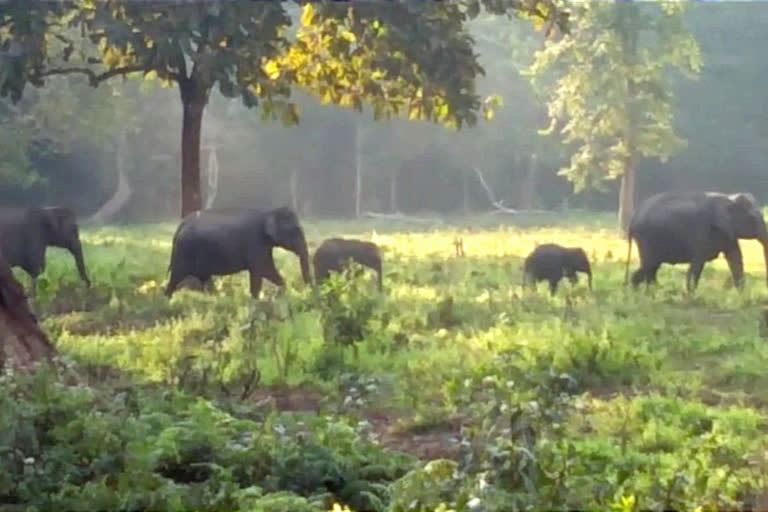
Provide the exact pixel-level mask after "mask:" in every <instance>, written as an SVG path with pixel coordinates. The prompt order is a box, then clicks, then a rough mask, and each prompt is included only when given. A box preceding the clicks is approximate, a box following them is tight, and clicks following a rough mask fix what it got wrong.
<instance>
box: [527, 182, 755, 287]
mask: <svg viewBox="0 0 768 512" xmlns="http://www.w3.org/2000/svg"><path fill="white" fill-rule="evenodd" d="M633 239H634V240H635V241H636V243H637V248H638V252H639V253H640V268H639V269H638V270H636V271H635V272H634V273H633V274H632V285H633V287H637V286H638V285H639V284H640V283H642V282H645V283H646V285H648V284H651V283H655V282H656V273H657V272H658V270H659V267H660V266H661V264H662V263H670V264H675V263H688V264H689V266H688V273H687V275H686V290H687V291H688V292H691V291H693V290H694V289H696V286H697V285H698V283H699V277H700V276H701V271H702V270H703V268H704V264H705V263H706V262H708V261H712V260H714V259H715V258H717V257H718V256H719V255H720V253H723V254H724V255H725V259H726V261H727V262H728V268H729V269H730V271H731V276H732V278H733V284H734V285H735V286H736V288H739V289H741V288H742V287H743V285H744V261H743V258H742V255H741V248H740V247H739V239H751V240H758V241H759V242H760V244H761V245H762V246H763V258H764V261H765V266H766V282H767V283H768V232H766V227H765V220H764V218H763V213H762V211H761V210H760V207H759V206H758V204H757V202H756V201H755V198H754V197H753V196H752V195H751V194H745V193H739V194H723V193H720V192H663V193H660V194H657V195H655V196H652V197H650V198H648V199H646V200H645V201H644V202H643V203H642V204H641V205H640V206H639V207H638V209H637V210H636V211H635V213H634V215H633V216H632V220H631V221H630V224H629V229H628V232H627V241H628V244H627V266H626V274H625V278H624V280H625V283H627V282H628V281H629V260H630V257H631V254H632V240H633ZM575 272H585V273H587V275H588V276H589V279H590V283H589V286H590V288H591V287H592V271H591V268H590V266H589V261H588V260H587V256H586V253H585V252H584V250H583V249H581V248H578V247H572V248H568V247H562V246H559V245H556V244H544V245H541V246H539V247H537V248H536V249H535V250H534V251H533V252H532V253H531V254H530V255H529V256H528V257H527V258H526V260H525V263H524V264H523V283H525V280H526V278H527V277H528V276H531V277H532V278H533V279H534V282H535V281H543V280H546V281H549V287H550V291H551V293H552V294H554V293H555V290H556V288H557V283H558V282H559V281H560V279H562V277H563V276H565V277H568V278H569V279H571V280H572V281H575V280H576V274H575Z"/></svg>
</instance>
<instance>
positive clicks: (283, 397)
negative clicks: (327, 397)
mask: <svg viewBox="0 0 768 512" xmlns="http://www.w3.org/2000/svg"><path fill="white" fill-rule="evenodd" d="M251 400H253V401H256V402H261V401H264V400H273V401H274V404H275V406H276V407H277V408H278V409H279V410H281V411H293V412H297V411H300V412H307V411H311V412H314V411H318V410H319V409H320V407H321V406H322V403H323V395H322V394H321V393H320V391H318V390H316V389H314V388H312V387H310V386H299V387H296V388H289V387H282V386H271V387H265V388H259V389H257V390H256V391H254V392H253V394H252V395H251Z"/></svg>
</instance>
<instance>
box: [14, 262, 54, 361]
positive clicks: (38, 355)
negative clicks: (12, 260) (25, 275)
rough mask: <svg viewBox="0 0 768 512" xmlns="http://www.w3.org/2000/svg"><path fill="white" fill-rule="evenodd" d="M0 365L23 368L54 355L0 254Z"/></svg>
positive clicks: (22, 289) (21, 289) (51, 346)
mask: <svg viewBox="0 0 768 512" xmlns="http://www.w3.org/2000/svg"><path fill="white" fill-rule="evenodd" d="M0 349H2V350H0V368H4V367H6V366H12V367H16V368H25V367H28V366H30V365H32V364H34V363H37V362H40V361H46V362H50V361H51V360H52V359H53V357H54V356H55V355H56V349H55V348H54V347H53V345H52V344H51V342H50V341H49V340H48V337H47V336H46V335H45V333H44V332H43V331H42V329H40V326H39V325H38V323H37V317H36V316H35V315H34V314H33V313H32V310H31V309H30V307H29V303H28V302H27V296H26V294H25V293H24V288H23V287H22V286H21V283H19V282H18V281H17V280H16V278H15V277H13V273H12V272H11V267H10V266H8V263H7V262H6V261H5V259H4V258H2V256H0Z"/></svg>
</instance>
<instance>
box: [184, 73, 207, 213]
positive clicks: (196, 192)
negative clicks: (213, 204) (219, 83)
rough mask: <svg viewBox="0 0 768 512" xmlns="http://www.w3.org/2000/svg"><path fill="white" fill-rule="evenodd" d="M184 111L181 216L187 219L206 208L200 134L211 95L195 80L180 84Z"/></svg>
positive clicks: (187, 80)
mask: <svg viewBox="0 0 768 512" xmlns="http://www.w3.org/2000/svg"><path fill="white" fill-rule="evenodd" d="M179 91H180V92H181V102H182V105H183V107H184V114H183V118H182V127H181V216H182V218H184V217H186V216H187V215H189V214H190V213H192V212H195V211H198V210H200V209H201V208H202V207H203V196H202V191H201V188H200V132H201V131H202V126H203V113H204V112H205V104H206V103H207V101H208V91H207V89H206V88H205V87H204V86H203V85H202V84H200V82H199V81H198V80H195V79H193V78H185V79H182V80H181V81H180V82H179Z"/></svg>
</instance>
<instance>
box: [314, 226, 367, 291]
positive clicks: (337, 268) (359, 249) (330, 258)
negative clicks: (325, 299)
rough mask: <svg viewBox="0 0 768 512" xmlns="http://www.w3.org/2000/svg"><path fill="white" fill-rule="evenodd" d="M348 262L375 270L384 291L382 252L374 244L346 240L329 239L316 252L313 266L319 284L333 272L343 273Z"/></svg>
mask: <svg viewBox="0 0 768 512" xmlns="http://www.w3.org/2000/svg"><path fill="white" fill-rule="evenodd" d="M348 260H352V261H355V262H357V263H359V264H360V265H363V266H365V267H368V268H370V269H373V270H375V271H376V273H377V274H378V284H379V290H381V289H382V282H381V281H382V278H381V251H380V250H379V247H378V246H377V245H376V244H374V243H373V242H364V241H362V240H351V239H346V238H328V239H326V240H324V241H323V243H322V244H320V246H319V247H318V248H317V250H316V251H315V255H314V256H313V257H312V266H313V267H314V271H315V279H316V280H317V282H318V283H319V282H321V281H323V280H324V279H325V278H327V277H328V275H329V274H330V273H331V272H341V271H342V270H343V267H344V266H345V264H346V263H347V261H348Z"/></svg>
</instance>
